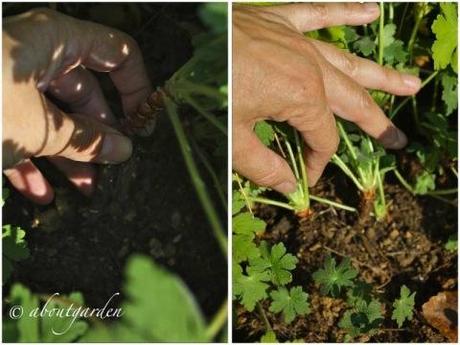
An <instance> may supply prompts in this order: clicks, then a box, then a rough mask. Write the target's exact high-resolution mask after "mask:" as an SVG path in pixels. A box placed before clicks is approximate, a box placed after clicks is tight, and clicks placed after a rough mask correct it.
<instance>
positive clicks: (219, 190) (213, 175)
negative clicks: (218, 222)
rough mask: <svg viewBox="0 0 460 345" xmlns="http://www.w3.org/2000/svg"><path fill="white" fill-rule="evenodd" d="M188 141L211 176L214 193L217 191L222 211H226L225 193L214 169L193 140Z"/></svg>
mask: <svg viewBox="0 0 460 345" xmlns="http://www.w3.org/2000/svg"><path fill="white" fill-rule="evenodd" d="M190 141H191V143H192V146H193V148H194V150H195V152H196V154H197V155H198V158H199V159H200V160H201V163H203V165H204V167H205V168H206V170H207V171H208V173H209V175H210V176H211V179H212V182H214V187H215V188H216V191H217V195H219V199H220V201H221V202H222V205H223V207H224V210H225V211H227V210H228V205H227V198H226V197H225V192H224V190H223V188H222V185H221V183H220V181H219V178H218V177H217V174H216V172H215V171H214V168H213V167H212V165H211V163H210V162H209V160H208V158H207V157H206V155H205V154H204V153H203V150H202V149H201V148H200V146H199V145H198V144H197V143H196V142H195V140H193V139H191V140H190Z"/></svg>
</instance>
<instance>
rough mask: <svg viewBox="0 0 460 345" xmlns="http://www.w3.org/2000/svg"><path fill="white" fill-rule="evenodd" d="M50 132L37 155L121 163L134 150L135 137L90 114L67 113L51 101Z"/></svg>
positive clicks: (48, 113)
mask: <svg viewBox="0 0 460 345" xmlns="http://www.w3.org/2000/svg"><path fill="white" fill-rule="evenodd" d="M47 108H48V109H47V117H48V121H47V122H48V126H47V127H48V131H47V137H46V139H45V142H44V145H43V148H42V149H41V150H40V152H39V153H38V154H37V155H36V156H59V157H64V158H68V159H71V160H74V161H80V162H94V163H104V164H106V163H112V164H116V163H121V162H124V161H125V160H127V159H128V158H129V157H130V156H131V153H132V144H131V140H130V139H129V138H127V137H125V136H124V135H122V134H121V133H120V132H118V131H117V130H115V129H114V128H112V127H109V126H107V125H105V124H103V123H101V122H99V121H97V120H95V119H93V118H90V117H89V116H84V115H81V114H66V113H64V112H63V111H61V110H60V109H58V108H57V107H56V106H54V104H52V103H51V102H49V101H48V102H47Z"/></svg>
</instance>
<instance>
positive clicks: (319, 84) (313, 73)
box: [233, 3, 421, 193]
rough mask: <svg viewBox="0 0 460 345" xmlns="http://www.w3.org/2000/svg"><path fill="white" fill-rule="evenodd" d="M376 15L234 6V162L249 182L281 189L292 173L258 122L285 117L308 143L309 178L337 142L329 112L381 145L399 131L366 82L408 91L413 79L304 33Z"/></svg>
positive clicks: (344, 6)
mask: <svg viewBox="0 0 460 345" xmlns="http://www.w3.org/2000/svg"><path fill="white" fill-rule="evenodd" d="M378 16H379V9H378V6H377V5H376V4H370V3H367V4H358V3H329V4H326V3H324V4H315V3H309V4H292V5H281V6H271V7H263V8H261V7H251V6H242V5H240V6H234V9H233V167H234V169H235V170H236V171H237V172H239V173H240V174H242V175H244V176H246V177H247V178H249V179H250V180H252V181H253V182H254V183H256V184H259V185H262V186H269V187H271V188H273V189H275V190H278V191H279V192H282V193H289V192H293V191H295V177H294V175H293V173H292V171H291V169H290V168H289V165H288V164H287V162H286V161H285V160H283V159H282V158H281V157H280V156H279V155H277V154H276V153H274V152H273V151H271V150H269V149H267V148H266V147H265V146H264V145H263V144H262V143H261V142H260V141H259V140H258V138H257V136H256V135H255V134H254V132H253V128H254V125H255V123H256V122H257V121H260V120H264V119H270V120H274V121H287V122H288V123H289V124H290V125H291V126H293V127H295V128H296V129H297V130H299V131H300V133H301V134H302V136H303V139H304V140H305V142H306V144H307V152H306V153H305V154H306V164H307V173H308V180H309V184H310V185H314V184H315V183H316V182H317V180H318V179H319V177H320V176H321V174H322V172H323V170H324V168H325V166H326V164H327V163H328V162H329V160H330V158H331V157H332V155H333V154H334V153H335V152H336V150H337V146H338V143H339V137H338V134H337V129H336V124H335V119H334V116H333V113H334V114H336V115H338V116H340V117H341V118H343V119H346V120H349V121H352V122H354V123H355V124H356V125H358V126H359V127H360V128H361V129H362V130H364V131H365V132H367V133H368V134H369V135H371V136H372V137H374V138H376V139H378V140H379V141H380V142H381V143H382V144H383V145H384V146H386V147H387V148H392V149H398V148H401V147H403V146H404V145H405V144H406V142H407V139H406V136H405V135H404V133H402V132H401V131H400V130H399V129H397V128H396V127H395V126H394V124H393V123H392V122H391V121H390V120H389V119H388V118H387V117H386V116H385V114H384V113H383V112H382V110H381V109H380V108H379V107H378V106H377V104H376V103H375V102H374V101H373V99H372V98H371V96H370V95H369V93H368V92H367V91H366V89H379V90H383V91H386V92H389V93H392V94H395V95H413V94H415V93H416V92H417V91H418V90H419V89H420V84H421V82H420V80H419V79H418V78H416V77H414V76H411V75H406V74H402V73H399V72H396V71H394V70H391V69H389V68H384V67H381V66H379V65H378V64H376V63H374V62H372V61H370V60H367V59H362V58H359V57H357V56H355V55H353V54H350V53H347V52H344V51H341V50H339V49H338V48H336V47H334V46H332V45H329V44H326V43H324V42H320V41H317V40H314V39H306V38H305V37H304V35H303V34H302V33H303V32H306V31H311V30H317V29H320V28H324V27H329V26H335V25H362V24H366V23H369V22H372V21H374V20H375V19H376V18H377V17H378Z"/></svg>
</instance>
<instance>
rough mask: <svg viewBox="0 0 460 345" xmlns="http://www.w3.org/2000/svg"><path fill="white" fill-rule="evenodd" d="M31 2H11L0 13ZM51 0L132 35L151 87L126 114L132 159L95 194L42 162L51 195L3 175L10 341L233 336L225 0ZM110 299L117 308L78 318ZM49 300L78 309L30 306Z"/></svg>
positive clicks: (108, 89) (109, 169) (113, 98)
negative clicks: (114, 312) (19, 188)
mask: <svg viewBox="0 0 460 345" xmlns="http://www.w3.org/2000/svg"><path fill="white" fill-rule="evenodd" d="M33 6H35V5H33V4H8V5H6V6H4V13H3V15H4V16H5V15H12V14H16V13H21V12H24V11H26V10H27V9H28V8H30V7H33ZM49 6H50V7H52V8H53V9H55V10H57V11H62V12H63V13H66V14H69V15H72V16H75V17H78V18H81V19H85V20H92V21H96V22H100V23H102V24H105V25H108V26H112V27H115V28H118V29H121V30H124V31H127V32H128V33H129V34H131V35H132V36H133V37H134V38H135V39H136V40H137V41H138V43H139V45H140V48H141V51H142V53H143V55H144V59H145V64H146V67H147V69H148V72H149V77H151V79H152V80H153V82H154V84H155V85H156V87H157V88H156V90H155V92H154V93H153V94H152V95H151V96H150V97H149V98H148V99H147V100H146V102H145V103H144V104H143V105H142V106H141V107H140V108H139V111H138V113H137V114H135V116H133V117H132V118H129V119H124V123H123V130H124V131H125V132H126V133H127V134H129V135H130V136H131V138H132V140H133V147H134V152H133V156H132V158H131V159H130V160H129V161H127V162H126V163H124V164H121V165H119V166H101V167H99V171H98V173H99V176H98V184H97V188H96V190H97V193H95V194H94V196H92V197H91V198H90V199H88V198H86V197H84V196H82V195H80V194H79V193H78V192H77V191H75V190H74V189H73V188H72V187H71V186H70V185H69V183H68V182H67V181H66V180H65V178H64V177H63V176H61V175H60V174H58V173H57V172H56V171H55V170H53V168H52V166H51V165H49V164H47V162H46V161H43V160H41V159H39V160H37V161H36V163H37V165H39V166H40V167H41V170H42V172H44V174H45V175H46V176H47V178H48V179H49V181H50V182H51V183H52V184H53V186H55V187H56V199H55V201H54V202H53V203H52V204H51V205H48V206H37V205H34V204H32V203H31V202H29V201H27V200H25V199H24V198H23V197H22V196H21V195H20V194H19V193H17V192H15V191H14V190H13V189H12V188H11V186H9V185H8V184H5V185H4V189H3V199H4V203H5V204H4V206H3V219H4V224H7V225H3V248H4V251H3V272H4V276H3V306H4V308H3V340H4V341H8V342H88V341H91V342H120V341H124V342H133V341H134V342H135V341H137V342H168V341H173V342H192V341H195V342H198V341H201V342H210V341H215V342H219V341H226V338H227V336H226V321H227V298H226V293H227V274H226V272H227V269H226V262H227V261H226V252H227V239H226V234H225V231H224V229H225V228H226V226H225V223H226V221H225V219H226V213H227V200H226V199H227V197H226V194H227V191H226V184H227V182H226V181H227V50H226V49H227V13H226V12H227V4H224V3H213V4H199V3H196V4H177V5H174V4H167V3H165V4H161V3H157V4H136V3H117V4H60V3H55V4H50V5H49ZM97 77H98V79H99V80H100V82H101V84H102V87H103V89H104V92H105V94H106V95H107V99H108V102H109V104H110V106H111V107H113V109H115V111H114V112H115V113H118V114H121V113H122V112H121V107H120V104H118V97H117V95H116V93H115V92H114V90H113V87H112V86H111V84H110V83H108V79H105V78H106V76H104V75H98V76H97ZM154 127H155V128H154ZM8 224H14V225H8ZM54 293H60V295H59V296H57V297H55V298H53V299H52V300H51V302H50V303H48V304H46V302H47V301H49V298H50V296H53V294H54ZM115 293H118V294H116V295H114V294H115ZM111 296H112V297H113V299H111V302H110V306H111V307H112V308H121V310H122V315H120V316H119V317H108V318H105V319H104V320H101V319H100V318H98V317H94V316H92V317H81V315H83V313H84V312H85V310H88V308H102V307H103V306H104V305H105V303H107V301H108V300H109V299H110V298H111ZM14 306H20V307H21V308H22V311H23V314H24V315H23V316H22V317H19V318H16V317H14V315H15V314H14V310H16V309H12V308H13V307H14ZM44 307H46V308H47V310H53V309H54V308H61V309H62V308H70V316H69V315H67V316H66V317H60V316H58V315H56V313H54V314H50V313H45V314H43V315H41V317H38V318H37V317H27V314H28V313H29V312H32V313H33V312H34V311H35V310H37V308H44ZM11 310H13V311H11ZM65 310H67V309H65ZM80 313H82V314H80ZM75 315H76V316H75Z"/></svg>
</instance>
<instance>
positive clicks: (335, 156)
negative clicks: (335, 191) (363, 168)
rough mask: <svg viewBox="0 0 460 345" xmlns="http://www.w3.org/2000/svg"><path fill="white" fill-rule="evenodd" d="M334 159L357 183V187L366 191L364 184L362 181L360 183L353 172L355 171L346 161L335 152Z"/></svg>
mask: <svg viewBox="0 0 460 345" xmlns="http://www.w3.org/2000/svg"><path fill="white" fill-rule="evenodd" d="M332 161H333V162H334V163H335V164H336V165H337V166H338V167H339V168H340V169H342V171H343V172H344V173H345V175H347V176H348V177H349V178H351V180H352V181H353V183H354V184H355V185H356V187H357V188H358V189H359V190H360V191H361V192H362V191H364V188H363V186H362V185H361V183H359V181H358V178H357V177H356V176H355V174H353V172H352V171H351V170H350V168H348V166H347V165H346V164H345V162H344V161H343V160H342V159H341V158H340V157H339V156H338V155H337V154H335V153H334V155H333V156H332Z"/></svg>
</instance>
